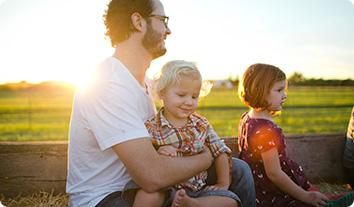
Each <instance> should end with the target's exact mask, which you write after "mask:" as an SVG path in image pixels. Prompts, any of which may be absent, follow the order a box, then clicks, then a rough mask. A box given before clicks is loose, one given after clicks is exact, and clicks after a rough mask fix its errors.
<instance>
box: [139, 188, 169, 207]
mask: <svg viewBox="0 0 354 207" xmlns="http://www.w3.org/2000/svg"><path fill="white" fill-rule="evenodd" d="M164 200H165V193H163V192H155V193H147V192H145V191H143V190H141V189H140V190H138V192H137V193H136V196H135V199H134V204H133V207H160V206H162V204H163V202H164Z"/></svg>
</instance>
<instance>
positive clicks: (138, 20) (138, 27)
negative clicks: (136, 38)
mask: <svg viewBox="0 0 354 207" xmlns="http://www.w3.org/2000/svg"><path fill="white" fill-rule="evenodd" d="M130 19H131V21H132V27H133V28H132V29H133V30H135V31H139V32H141V31H143V28H144V26H145V23H146V21H145V19H144V18H143V17H142V16H141V15H140V14H139V13H138V12H134V13H133V14H132V15H131V17H130Z"/></svg>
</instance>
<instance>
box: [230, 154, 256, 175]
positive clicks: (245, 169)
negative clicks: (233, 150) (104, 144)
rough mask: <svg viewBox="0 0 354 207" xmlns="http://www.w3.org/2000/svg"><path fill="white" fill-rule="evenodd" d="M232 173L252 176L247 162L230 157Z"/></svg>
mask: <svg viewBox="0 0 354 207" xmlns="http://www.w3.org/2000/svg"><path fill="white" fill-rule="evenodd" d="M232 174H233V175H236V176H242V177H243V176H245V175H246V176H252V173H251V168H250V167H249V165H248V164H247V162H245V161H243V160H241V159H238V158H234V157H233V158H232Z"/></svg>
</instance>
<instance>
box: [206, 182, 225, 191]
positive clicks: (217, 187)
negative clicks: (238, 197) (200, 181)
mask: <svg viewBox="0 0 354 207" xmlns="http://www.w3.org/2000/svg"><path fill="white" fill-rule="evenodd" d="M227 189H229V186H228V185H223V184H219V183H216V184H215V185H209V186H207V187H205V190H227Z"/></svg>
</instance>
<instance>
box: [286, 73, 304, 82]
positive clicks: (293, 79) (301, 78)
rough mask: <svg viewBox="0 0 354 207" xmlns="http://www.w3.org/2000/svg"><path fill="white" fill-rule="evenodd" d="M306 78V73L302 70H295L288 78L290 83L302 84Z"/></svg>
mask: <svg viewBox="0 0 354 207" xmlns="http://www.w3.org/2000/svg"><path fill="white" fill-rule="evenodd" d="M305 80H306V79H305V77H304V75H302V73H300V72H295V73H293V74H292V75H291V76H290V77H289V78H288V81H289V85H301V84H302V83H304V82H305Z"/></svg>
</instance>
